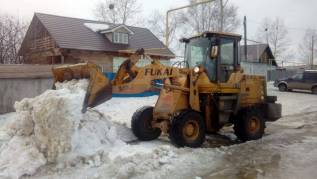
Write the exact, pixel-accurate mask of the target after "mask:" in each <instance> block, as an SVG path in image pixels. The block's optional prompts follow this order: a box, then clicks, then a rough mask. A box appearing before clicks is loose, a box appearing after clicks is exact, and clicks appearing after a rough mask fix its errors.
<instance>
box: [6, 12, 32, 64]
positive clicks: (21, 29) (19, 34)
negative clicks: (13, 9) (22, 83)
mask: <svg viewBox="0 0 317 179" xmlns="http://www.w3.org/2000/svg"><path fill="white" fill-rule="evenodd" d="M26 28H27V24H26V23H25V22H23V21H22V20H20V19H18V18H15V17H13V16H9V15H0V63H2V64H4V63H23V59H21V58H20V57H19V55H18V50H19V48H20V46H21V44H22V41H23V38H24V35H25V32H26Z"/></svg>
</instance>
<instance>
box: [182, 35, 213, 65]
mask: <svg viewBox="0 0 317 179" xmlns="http://www.w3.org/2000/svg"><path fill="white" fill-rule="evenodd" d="M210 45H211V41H210V40H209V39H207V38H198V39H192V40H190V42H189V43H188V44H187V45H186V51H185V60H186V61H187V62H188V64H189V67H191V68H192V67H195V66H201V65H203V64H204V62H205V61H206V60H207V58H209V55H208V53H209V51H210V50H209V49H210Z"/></svg>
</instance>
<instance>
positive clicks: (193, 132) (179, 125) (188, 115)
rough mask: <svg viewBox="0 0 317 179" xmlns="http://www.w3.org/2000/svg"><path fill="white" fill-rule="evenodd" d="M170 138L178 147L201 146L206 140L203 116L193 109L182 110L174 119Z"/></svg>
mask: <svg viewBox="0 0 317 179" xmlns="http://www.w3.org/2000/svg"><path fill="white" fill-rule="evenodd" d="M169 138H170V140H171V142H172V143H173V144H174V145H176V146H177V147H184V146H186V147H193V148H195V147H200V146H201V145H202V144H203V143H204V141H205V123H204V120H203V117H202V116H201V115H200V114H199V113H198V112H195V111H191V110H186V111H183V112H181V113H180V114H179V115H178V116H176V117H175V118H174V119H173V121H172V124H171V127H170V129H169Z"/></svg>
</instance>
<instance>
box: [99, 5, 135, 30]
mask: <svg viewBox="0 0 317 179" xmlns="http://www.w3.org/2000/svg"><path fill="white" fill-rule="evenodd" d="M140 12H141V5H140V4H139V3H138V0H103V1H102V2H99V3H98V4H97V5H96V8H95V10H94V15H95V17H96V18H97V19H98V20H100V21H105V22H111V23H114V24H127V25H133V24H135V23H137V19H138V18H136V16H137V15H138V14H139V13H140Z"/></svg>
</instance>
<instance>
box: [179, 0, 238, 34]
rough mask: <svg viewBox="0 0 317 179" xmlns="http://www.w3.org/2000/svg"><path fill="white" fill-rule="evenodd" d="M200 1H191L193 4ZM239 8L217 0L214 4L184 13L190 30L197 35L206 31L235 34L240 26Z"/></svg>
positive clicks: (190, 9)
mask: <svg viewBox="0 0 317 179" xmlns="http://www.w3.org/2000/svg"><path fill="white" fill-rule="evenodd" d="M199 1H200V0H189V2H190V3H191V4H193V3H196V2H199ZM237 11H238V7H237V6H235V5H234V4H231V3H230V2H229V0H226V1H222V0H216V1H214V2H212V3H208V4H204V5H199V6H195V7H192V8H189V9H188V10H187V11H186V12H185V13H184V18H185V19H186V20H187V22H188V25H189V28H191V29H192V31H194V32H195V33H201V32H204V31H225V32H233V31H235V30H236V29H237V28H238V27H239V25H240V20H239V19H238V18H237V16H238V13H237Z"/></svg>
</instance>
